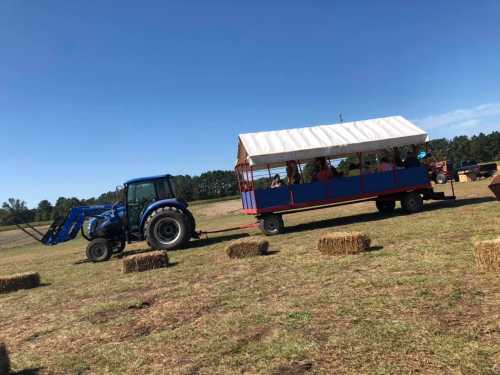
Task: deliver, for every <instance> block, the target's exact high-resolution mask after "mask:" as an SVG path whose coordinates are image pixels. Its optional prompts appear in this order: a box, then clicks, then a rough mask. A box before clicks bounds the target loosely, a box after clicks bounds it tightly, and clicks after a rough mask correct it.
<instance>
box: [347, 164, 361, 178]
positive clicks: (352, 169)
mask: <svg viewBox="0 0 500 375" xmlns="http://www.w3.org/2000/svg"><path fill="white" fill-rule="evenodd" d="M359 168H360V164H359V163H351V164H349V176H359V175H360V169H359Z"/></svg>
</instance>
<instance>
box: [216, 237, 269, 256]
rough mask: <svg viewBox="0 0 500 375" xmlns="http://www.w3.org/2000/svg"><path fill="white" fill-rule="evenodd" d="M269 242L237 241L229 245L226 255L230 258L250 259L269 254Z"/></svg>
mask: <svg viewBox="0 0 500 375" xmlns="http://www.w3.org/2000/svg"><path fill="white" fill-rule="evenodd" d="M268 249H269V242H268V241H266V240H263V239H244V240H237V241H234V242H232V243H231V244H229V246H228V247H227V248H226V253H227V256H228V257H229V258H248V257H255V256H259V255H265V254H267V251H268Z"/></svg>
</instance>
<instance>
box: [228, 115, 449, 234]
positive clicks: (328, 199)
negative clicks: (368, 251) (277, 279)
mask: <svg viewBox="0 0 500 375" xmlns="http://www.w3.org/2000/svg"><path fill="white" fill-rule="evenodd" d="M428 140H429V139H428V135H427V133H426V132H425V131H424V130H422V129H420V128H418V127H417V126H416V125H414V124H413V123H411V122H410V121H408V120H406V119H405V118H403V117H401V116H393V117H385V118H378V119H372V120H366V121H355V122H345V123H342V124H334V125H321V126H314V127H308V128H297V129H287V130H278V131H266V132H258V133H248V134H241V135H240V136H239V143H238V155H237V162H236V167H235V172H236V176H237V178H238V181H239V187H240V192H241V201H242V205H243V212H244V213H245V214H248V215H255V216H256V217H257V219H258V220H259V227H260V229H261V230H262V232H264V233H265V234H267V235H274V234H279V233H281V232H283V229H284V223H283V219H282V216H283V215H284V214H288V213H292V212H298V211H302V210H310V209H316V208H324V207H328V206H331V205H338V204H346V203H356V202H359V201H363V200H373V201H375V204H376V207H377V209H378V210H379V211H380V212H382V213H384V214H388V213H391V212H393V211H394V209H395V206H396V202H397V201H400V202H401V206H402V208H403V210H404V211H405V212H407V213H415V212H419V211H421V210H422V209H423V207H424V206H423V201H424V200H429V199H433V200H444V199H455V196H454V194H453V195H452V196H445V194H444V193H442V192H440V193H438V192H434V190H433V186H432V184H431V181H430V179H429V171H428V169H427V167H426V166H423V165H411V166H410V165H409V163H407V164H408V165H407V167H404V164H402V163H403V161H402V160H401V159H400V157H399V148H400V147H403V148H408V147H409V148H410V149H413V151H414V155H416V154H417V153H418V149H419V148H418V147H419V146H418V145H423V146H424V147H425V145H426V144H427V142H428ZM390 153H393V156H392V160H391V167H390V169H389V170H385V171H374V170H368V168H367V167H366V165H367V164H366V162H364V161H363V160H364V158H365V157H367V156H370V155H371V156H372V157H373V154H384V155H389V154H390ZM353 155H354V156H356V157H357V159H358V160H359V163H358V166H359V171H358V175H352V176H351V175H343V176H342V175H339V174H336V175H334V176H333V177H332V178H330V179H329V180H328V181H314V182H305V181H304V174H303V170H304V165H306V164H307V163H308V162H311V161H312V160H314V159H315V158H325V159H326V160H328V163H330V167H334V163H333V164H332V160H334V159H336V160H339V159H342V158H346V157H348V156H353ZM325 159H323V160H325ZM372 160H373V159H372ZM290 161H293V162H295V163H296V165H297V166H298V169H299V171H300V174H301V178H300V183H292V184H286V185H285V184H283V185H282V186H279V187H275V188H271V187H270V180H271V179H272V178H273V177H272V176H273V174H274V173H275V171H276V170H277V169H278V170H279V168H281V169H283V168H284V167H285V166H286V165H287V162H290ZM266 172H267V177H265V178H263V177H259V178H256V175H259V173H264V174H266ZM259 176H262V174H261V175H259ZM266 179H267V186H262V182H263V181H265V180H266ZM450 183H451V184H452V191H453V182H452V181H450Z"/></svg>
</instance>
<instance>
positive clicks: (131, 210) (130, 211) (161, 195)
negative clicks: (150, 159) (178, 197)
mask: <svg viewBox="0 0 500 375" xmlns="http://www.w3.org/2000/svg"><path fill="white" fill-rule="evenodd" d="M124 198H125V207H126V210H125V211H126V223H127V226H128V230H129V231H130V232H131V233H135V232H139V231H140V224H141V217H142V216H143V215H142V214H143V213H144V211H145V209H146V208H147V207H149V206H150V205H151V204H153V203H154V202H157V201H161V200H166V199H175V192H174V188H173V185H172V183H171V180H170V175H164V176H156V177H143V178H135V179H133V180H130V181H127V182H126V183H125V185H124Z"/></svg>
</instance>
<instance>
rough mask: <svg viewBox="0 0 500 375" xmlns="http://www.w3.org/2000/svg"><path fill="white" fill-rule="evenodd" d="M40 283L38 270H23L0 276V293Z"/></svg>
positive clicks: (31, 286)
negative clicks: (22, 271) (23, 271)
mask: <svg viewBox="0 0 500 375" xmlns="http://www.w3.org/2000/svg"><path fill="white" fill-rule="evenodd" d="M39 285H40V275H39V274H38V272H25V273H18V274H15V275H10V276H4V277H0V293H9V292H14V291H16V290H18V289H30V288H35V287H37V286H39Z"/></svg>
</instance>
